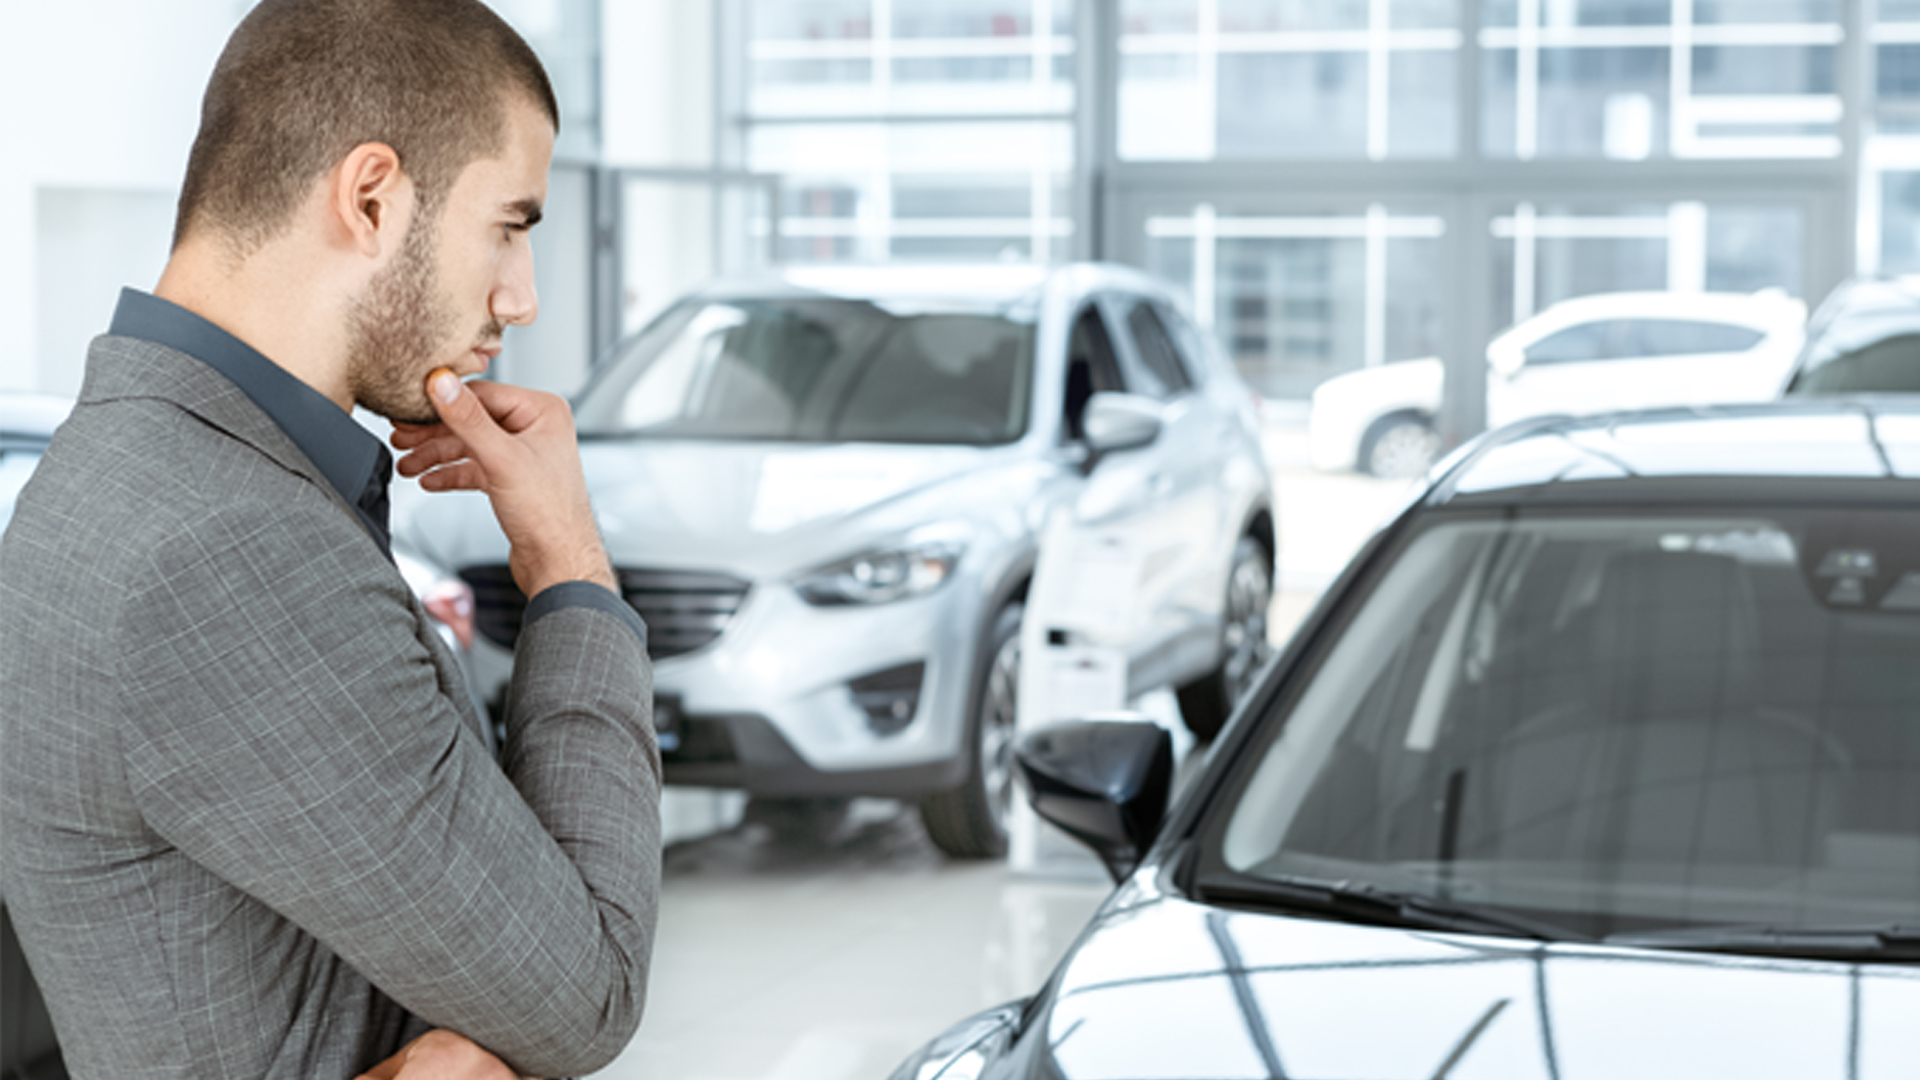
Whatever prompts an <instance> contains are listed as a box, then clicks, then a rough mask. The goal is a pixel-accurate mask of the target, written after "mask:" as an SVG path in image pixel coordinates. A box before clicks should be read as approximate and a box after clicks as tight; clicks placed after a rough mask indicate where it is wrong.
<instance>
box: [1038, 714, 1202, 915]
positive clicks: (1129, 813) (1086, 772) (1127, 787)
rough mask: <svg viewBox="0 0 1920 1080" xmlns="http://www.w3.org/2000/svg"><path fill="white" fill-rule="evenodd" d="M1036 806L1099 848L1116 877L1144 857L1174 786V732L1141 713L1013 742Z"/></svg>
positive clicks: (1071, 724) (1081, 723)
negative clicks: (1127, 718)
mask: <svg viewBox="0 0 1920 1080" xmlns="http://www.w3.org/2000/svg"><path fill="white" fill-rule="evenodd" d="M1014 757H1015V760H1017V761H1018V762H1019V763H1020V774H1021V776H1022V777H1023V778H1024V779H1025V780H1026V784H1027V800H1028V801H1029V802H1030V803H1032V804H1033V810H1034V813H1036V814H1039V815H1040V816H1041V817H1042V818H1044V819H1045V820H1047V821H1050V822H1052V823H1053V824H1054V825H1057V826H1059V827H1060V828H1061V829H1062V830H1063V831H1065V832H1066V833H1067V834H1068V835H1069V836H1072V837H1073V838H1074V839H1076V840H1078V841H1080V842H1081V843H1083V844H1085V845H1087V846H1088V847H1090V848H1092V849H1093V852H1094V854H1096V855H1098V856H1100V861H1101V862H1102V863H1105V864H1106V867H1107V873H1109V874H1111V875H1112V876H1113V880H1114V881H1116V882H1118V881H1120V880H1122V879H1123V878H1125V877H1126V876H1127V875H1128V874H1130V873H1132V872H1133V869H1134V867H1136V866H1138V865H1140V860H1141V858H1143V857H1144V856H1145V855H1146V853H1147V849H1148V848H1149V847H1151V846H1152V845H1153V838H1154V837H1155V836H1156V835H1158V834H1159V832H1160V824H1161V821H1162V819H1164V818H1165V817H1166V813H1167V798H1168V796H1169V795H1170V794H1171V793H1172V791H1173V738H1172V737H1171V736H1169V735H1168V734H1167V731H1166V729H1165V728H1163V727H1161V726H1160V725H1158V724H1156V723H1154V722H1153V721H1151V720H1147V719H1145V718H1142V719H1138V720H1131V719H1129V720H1074V721H1070V722H1068V723H1064V724H1056V725H1053V726H1051V727H1045V728H1041V729H1040V730H1039V731H1035V732H1033V733H1032V734H1030V735H1028V736H1026V737H1025V738H1023V739H1021V740H1020V744H1019V746H1018V747H1016V748H1015V750H1014Z"/></svg>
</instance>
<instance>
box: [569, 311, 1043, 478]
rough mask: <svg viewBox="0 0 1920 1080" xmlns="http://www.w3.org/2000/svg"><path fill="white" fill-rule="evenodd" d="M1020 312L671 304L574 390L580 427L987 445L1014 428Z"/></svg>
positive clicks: (1021, 344) (1026, 356) (1028, 346)
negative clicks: (577, 392)
mask: <svg viewBox="0 0 1920 1080" xmlns="http://www.w3.org/2000/svg"><path fill="white" fill-rule="evenodd" d="M1033 337H1034V323H1033V312H1032V311H1031V310H1030V309H1029V308H1021V309H1019V310H1017V311H1016V310H1014V309H1008V310H984V311H974V310H939V309H928V308H926V307H924V306H921V307H918V308H914V309H911V310H908V309H901V310H889V309H886V308H883V307H881V306H879V305H877V304H874V303H870V302H867V301H862V300H843V299H832V298H813V297H807V298H789V299H754V300H729V301H723V302H711V303H696V304H688V305H685V306H684V307H683V308H680V309H676V310H675V311H673V312H670V313H669V314H668V315H666V316H663V317H662V319H661V320H659V321H658V322H656V323H655V324H654V325H653V326H651V327H649V329H648V330H647V331H645V332H643V333H642V334H641V335H640V336H639V337H638V338H636V339H634V340H633V341H632V342H630V343H628V344H627V345H626V346H625V347H624V349H623V351H622V353H621V354H620V355H619V356H618V357H616V359H615V360H614V361H613V362H612V363H611V364H609V365H608V366H607V367H606V368H605V369H604V370H603V371H601V372H600V373H597V374H596V376H595V378H594V380H593V382H592V383H590V384H589V385H588V387H587V388H586V389H585V390H584V391H582V392H581V395H580V398H579V401H578V402H577V403H576V406H575V415H576V418H577V422H578V424H579V429H580V432H581V434H583V435H588V436H594V435H602V436H605V435H639V436H660V437H670V438H721V439H770V440H785V441H796V442H845V441H866V442H907V443H955V444H965V445H990V444H996V443H1005V442H1010V441H1012V440H1014V439H1017V438H1018V437H1019V436H1020V435H1021V434H1022V433H1024V432H1025V431H1026V427H1027V417H1028V412H1029V409H1030V397H1031V386H1032V382H1033V374H1032V372H1033Z"/></svg>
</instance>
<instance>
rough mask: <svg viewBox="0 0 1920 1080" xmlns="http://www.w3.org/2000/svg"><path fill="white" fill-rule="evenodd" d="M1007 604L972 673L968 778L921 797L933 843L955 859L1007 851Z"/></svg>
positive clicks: (1012, 672)
mask: <svg viewBox="0 0 1920 1080" xmlns="http://www.w3.org/2000/svg"><path fill="white" fill-rule="evenodd" d="M1024 611H1025V608H1024V607H1023V606H1022V605H1021V604H1020V603H1019V602H1018V601H1015V602H1014V603H1011V604H1008V605H1007V606H1006V607H1003V608H1001V609H1000V611H999V613H998V614H996V615H995V616H994V617H993V626H992V629H991V631H990V632H989V633H988V634H987V636H986V638H985V639H984V641H983V642H982V648H981V650H980V658H979V662H978V664H977V665H976V668H975V671H974V675H973V694H972V695H971V696H970V697H969V698H968V700H969V701H970V702H971V703H972V714H971V715H970V716H968V717H967V730H966V747H965V750H964V752H965V753H966V755H967V778H966V779H965V780H963V781H961V782H960V785H959V786H958V787H955V788H952V789H950V790H948V791H940V792H935V793H934V794H932V795H929V796H927V797H926V798H925V799H923V800H922V801H921V803H920V820H921V821H922V822H923V823H925V825H926V827H927V835H928V836H929V837H931V838H932V840H933V843H934V846H935V847H938V848H939V849H940V850H941V851H943V852H945V853H947V854H948V855H949V856H951V857H953V858H956V859H997V858H1000V857H1001V856H1003V855H1005V854H1006V853H1007V816H1008V813H1009V811H1011V809H1012V807H1013V739H1014V707H1015V705H1016V703H1017V702H1018V700H1019V689H1020V617H1021V614H1022V613H1023V612H1024Z"/></svg>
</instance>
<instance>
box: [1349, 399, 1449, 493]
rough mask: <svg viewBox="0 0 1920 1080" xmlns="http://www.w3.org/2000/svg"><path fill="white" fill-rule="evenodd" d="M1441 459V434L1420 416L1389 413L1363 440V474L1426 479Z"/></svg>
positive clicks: (1368, 429)
mask: <svg viewBox="0 0 1920 1080" xmlns="http://www.w3.org/2000/svg"><path fill="white" fill-rule="evenodd" d="M1439 457H1440V433H1439V432H1437V431H1435V430H1434V429H1433V421H1432V420H1430V419H1428V418H1427V417H1425V416H1422V415H1420V414H1419V413H1411V412H1399V413H1390V414H1388V415H1386V416H1383V417H1381V418H1380V419H1378V420H1375V421H1374V422H1373V424H1372V425H1371V426H1370V427H1368V428H1367V433H1366V434H1365V435H1363V436H1361V438H1360V454H1359V465H1360V471H1361V472H1364V473H1366V474H1368V475H1369V476H1378V477H1383V478H1386V479H1392V480H1404V479H1412V478H1414V477H1419V476H1424V475H1426V472H1427V470H1428V469H1431V468H1433V463H1434V462H1435V461H1437V460H1439Z"/></svg>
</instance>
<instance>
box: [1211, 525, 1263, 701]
mask: <svg viewBox="0 0 1920 1080" xmlns="http://www.w3.org/2000/svg"><path fill="white" fill-rule="evenodd" d="M1264 559H1265V556H1264V553H1263V555H1262V557H1261V558H1259V559H1241V560H1240V561H1239V562H1237V563H1235V564H1234V567H1233V578H1232V579H1231V580H1230V581H1229V582H1228V583H1227V611H1226V628H1225V629H1226V633H1225V644H1226V653H1227V655H1226V661H1225V663H1224V664H1223V665H1222V668H1221V674H1222V675H1223V676H1224V682H1225V684H1226V686H1225V689H1226V691H1227V704H1228V706H1229V707H1231V706H1233V705H1235V704H1237V703H1239V701H1240V698H1241V696H1242V695H1244V694H1245V693H1246V692H1247V688H1248V686H1249V685H1250V684H1251V683H1252V682H1253V677H1254V676H1255V675H1256V674H1258V673H1259V671H1260V665H1261V662H1262V661H1264V660H1265V659H1266V658H1267V652H1268V650H1269V645H1268V643H1267V610H1268V608H1269V607H1270V606H1271V605H1272V603H1273V576H1272V574H1271V573H1269V572H1268V570H1267V568H1266V565H1265V562H1264Z"/></svg>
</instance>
